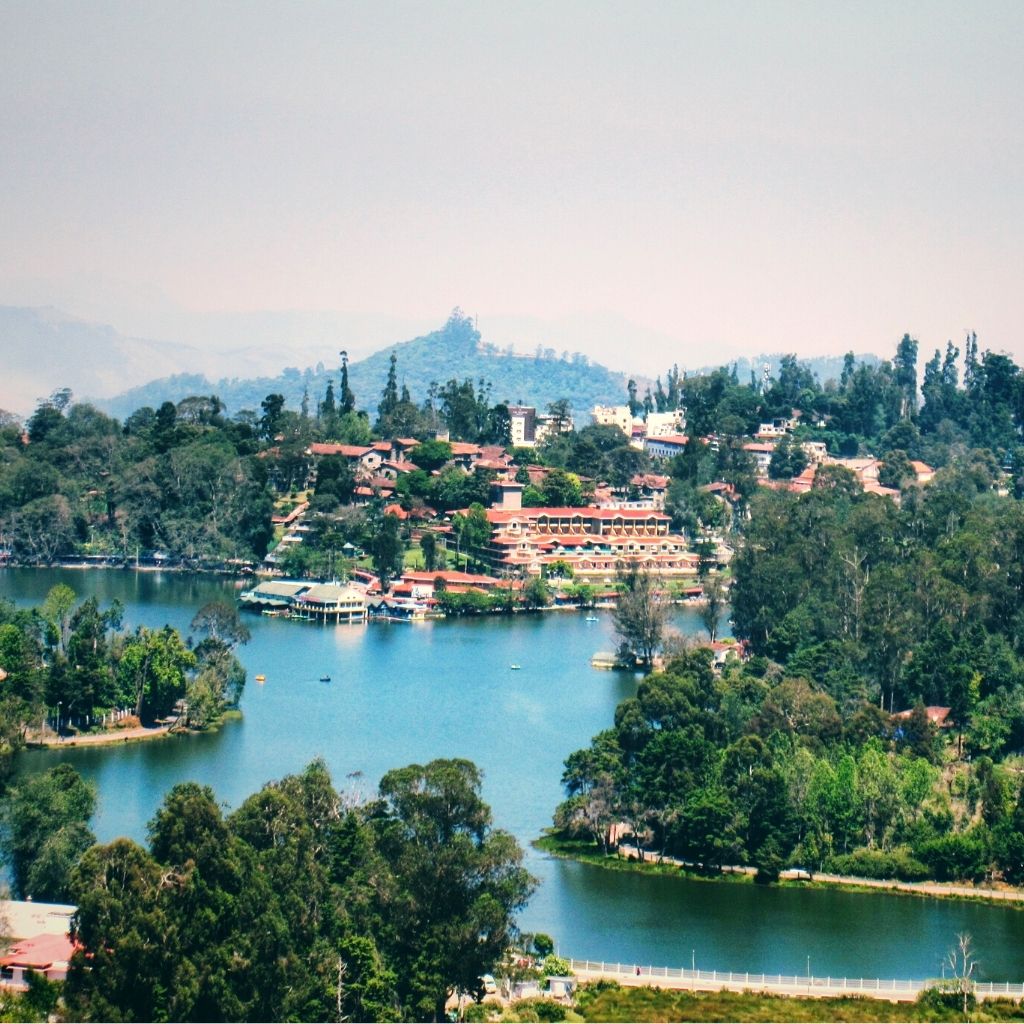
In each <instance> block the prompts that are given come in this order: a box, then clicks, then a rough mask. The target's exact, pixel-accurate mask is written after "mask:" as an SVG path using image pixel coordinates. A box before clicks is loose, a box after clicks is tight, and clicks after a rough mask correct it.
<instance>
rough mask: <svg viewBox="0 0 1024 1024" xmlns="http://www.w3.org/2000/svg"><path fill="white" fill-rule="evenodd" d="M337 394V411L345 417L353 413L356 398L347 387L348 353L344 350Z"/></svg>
mask: <svg viewBox="0 0 1024 1024" xmlns="http://www.w3.org/2000/svg"><path fill="white" fill-rule="evenodd" d="M338 393H339V407H338V411H339V412H340V413H341V415H342V416H347V415H348V414H349V413H350V412H355V408H356V396H355V395H354V394H352V389H351V388H350V387H349V386H348V353H347V352H346V351H344V350H342V352H341V386H340V387H339V389H338Z"/></svg>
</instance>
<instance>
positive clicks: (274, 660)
mask: <svg viewBox="0 0 1024 1024" xmlns="http://www.w3.org/2000/svg"><path fill="white" fill-rule="evenodd" d="M58 582H64V583H67V584H68V585H69V586H71V587H72V588H73V589H74V590H75V592H76V593H77V594H78V595H79V597H80V598H85V597H89V596H92V595H95V596H96V597H97V598H98V599H99V600H100V602H101V603H103V604H105V603H109V602H110V601H112V600H113V599H115V598H116V599H118V600H120V601H121V602H122V603H123V604H124V606H125V626H126V627H128V626H131V627H134V626H136V625H147V626H152V627H156V626H162V625H164V624H165V623H170V624H171V625H172V626H175V627H177V628H179V629H181V630H182V631H183V632H187V629H188V624H189V622H190V620H191V619H192V616H193V615H194V614H195V612H196V611H197V610H198V609H199V608H200V607H201V606H202V605H203V604H205V603H206V602H208V601H210V600H214V599H228V600H234V598H235V596H236V593H237V590H238V586H237V584H236V583H235V582H234V581H228V580H224V579H219V578H213V577H205V576H191V575H179V574H173V573H152V572H138V573H136V572H131V571H119V570H88V571H85V570H81V571H79V570H57V569H55V570H32V569H4V570H0V596H3V597H7V598H9V599H11V600H14V601H16V602H17V603H19V604H23V605H38V604H41V603H42V601H43V598H44V597H45V595H46V592H47V591H48V590H49V588H50V587H51V586H53V585H54V584H55V583H58ZM597 615H598V621H597V622H586V621H585V616H584V614H583V613H579V612H575V611H559V612H547V613H543V614H536V615H517V616H513V617H507V618H504V617H501V618H499V617H495V618H483V619H463V620H453V621H436V622H423V623H371V624H368V625H360V626H326V627H324V626H317V625H315V624H312V623H305V622H292V621H288V620H286V619H280V618H269V617H261V616H256V615H246V616H245V621H246V623H247V624H248V626H249V627H250V629H251V630H252V640H251V642H250V643H249V644H248V645H247V646H246V647H243V648H242V649H241V650H240V652H239V654H240V657H241V659H242V661H243V662H244V664H245V666H246V668H247V669H248V673H249V682H248V683H247V685H246V690H245V694H244V696H243V698H242V711H243V716H242V719H241V720H240V721H233V722H229V723H227V724H226V725H225V726H224V727H223V728H222V729H221V730H220V731H218V732H216V733H214V734H211V735H208V736H189V737H182V738H179V739H176V740H167V741H158V742H152V743H137V744H130V745H124V746H120V747H117V746H115V747H103V748H93V749H85V748H83V749H80V750H74V749H66V750H60V751H57V750H54V751H42V752H38V751H32V752H26V753H25V754H23V755H21V757H20V759H19V763H18V770H19V772H22V773H25V772H36V771H43V770H45V769H46V768H48V767H50V766H51V765H53V764H55V763H57V762H58V761H62V760H66V761H68V762H70V763H71V764H73V765H74V766H75V767H76V768H77V769H78V770H79V771H80V772H81V773H82V774H83V775H85V776H87V777H88V778H91V779H93V780H94V781H95V782H96V784H97V786H98V789H99V808H98V812H97V815H96V817H95V819H94V821H93V829H94V831H95V832H96V834H97V835H98V836H99V838H100V839H101V840H102V841H108V840H110V839H112V838H114V837H115V836H119V835H127V836H130V837H132V838H134V839H136V840H139V841H144V840H145V833H146V823H147V822H148V821H149V820H150V818H151V817H152V816H153V813H154V812H155V810H156V808H157V807H158V806H159V804H160V801H161V800H162V798H163V796H164V794H165V793H166V792H167V790H168V789H169V788H170V787H171V786H173V785H174V784H175V783H177V782H181V781H184V780H186V779H191V780H195V781H197V782H200V783H204V784H206V785H209V786H211V787H212V788H213V789H214V791H215V792H216V793H217V796H218V798H219V799H220V800H221V801H223V803H224V804H225V805H226V806H227V807H229V808H230V807H235V806H237V805H238V804H239V803H240V802H241V801H242V800H243V799H244V798H245V797H246V796H247V795H248V794H250V793H252V792H254V791H255V790H257V789H259V787H260V786H261V785H263V783H265V782H267V781H269V780H271V779H276V778H280V777H281V776H282V775H285V774H288V773H290V772H296V771H299V770H300V769H301V768H302V767H303V766H304V765H306V764H307V763H308V762H309V761H310V760H311V759H312V758H314V757H322V758H324V760H325V761H326V762H327V764H328V766H329V767H330V769H331V771H332V773H333V775H334V780H335V784H336V785H337V786H338V787H339V788H354V789H356V790H357V791H360V792H362V793H364V794H367V795H369V794H372V793H373V791H374V788H375V785H376V782H377V780H378V779H379V778H380V776H381V775H383V774H384V772H386V771H387V770H389V769H390V768H395V767H400V766H402V765H405V764H409V763H412V762H420V763H423V762H426V761H429V760H431V759H433V758H437V757H465V758H469V759H470V760H472V761H475V762H476V763H477V764H478V765H479V766H480V767H481V769H482V770H483V772H484V796H485V798H486V799H487V800H488V801H489V802H490V804H491V806H492V808H493V811H494V819H495V823H496V825H498V826H500V827H501V828H505V829H508V830H509V831H511V832H512V833H513V834H514V835H515V836H516V837H517V838H518V839H519V841H520V843H521V844H523V846H524V847H525V848H526V849H527V862H528V866H529V868H530V870H531V871H532V872H533V873H534V874H535V875H536V876H537V877H538V878H539V880H540V886H539V888H538V890H537V893H536V894H535V895H534V897H533V899H532V900H531V902H530V905H529V906H528V908H527V909H526V911H525V912H524V913H523V914H522V915H521V917H520V923H521V926H522V927H523V928H524V929H526V930H529V931H543V932H548V933H549V934H551V935H552V936H553V937H554V938H555V939H556V941H557V943H558V947H559V951H560V952H561V953H562V954H563V955H571V956H575V957H581V958H584V957H589V958H591V959H605V960H620V961H623V962H629V963H634V962H640V963H644V964H655V965H668V966H683V967H689V966H690V965H691V963H692V962H693V961H696V964H697V966H698V967H699V968H702V969H707V970H710V969H712V968H715V969H719V970H730V969H731V970H738V971H751V972H761V971H764V972H771V973H775V972H783V973H797V974H802V973H804V971H805V970H806V965H807V958H808V957H810V967H811V971H812V972H813V973H814V974H817V975H826V974H831V975H836V976H844V975H846V976H862V977H878V976H884V977H915V978H922V977H930V976H935V975H938V974H939V973H940V965H941V962H942V958H943V955H944V954H945V952H946V951H947V950H948V949H949V948H950V947H951V946H952V944H953V942H954V941H955V937H956V935H957V933H958V932H963V931H968V932H970V933H971V934H972V935H973V937H974V940H975V946H976V948H977V950H978V956H979V960H980V970H981V974H982V977H984V978H985V979H988V980H999V981H1003V980H1011V981H1018V980H1021V979H1024V944H1022V942H1021V940H1022V938H1024V911H1021V910H1014V909H1012V908H1010V907H1002V906H986V905H982V904H975V903H968V902H961V901H952V900H947V901H943V900H937V899H931V898H919V897H909V896H896V895H889V894H876V893H872V894H859V893H846V892H838V891H832V890H827V889H792V888H781V889H780V888H762V887H760V886H752V885H742V884H730V883H715V882H702V881H689V880H683V879H676V878H670V877H652V876H641V875H636V874H628V873H620V872H613V871H607V870H602V869H601V868H597V867H592V866H588V865H582V864H576V863H572V862H567V861H559V860H556V859H553V858H549V857H547V856H546V855H543V854H541V853H539V852H538V851H536V850H533V849H532V848H530V847H529V843H530V841H531V840H533V839H535V838H536V837H537V836H538V835H539V834H540V833H541V830H542V829H544V828H545V827H547V826H548V825H549V824H550V822H551V813H552V811H553V810H554V808H555V805H556V804H557V803H558V802H559V801H560V800H561V799H562V797H563V793H562V790H561V785H560V778H561V774H562V762H563V761H564V759H565V758H566V756H567V755H568V754H570V753H571V752H572V751H573V750H576V749H577V748H579V747H582V746H585V745H586V744H587V743H588V742H589V740H590V738H591V736H593V735H594V734H595V733H596V732H598V731H600V730H601V729H605V728H607V727H609V726H610V724H611V722H612V718H613V714H614V710H615V706H616V704H617V703H618V702H619V701H620V700H622V699H623V698H624V697H627V696H629V695H631V694H632V693H634V692H635V689H636V683H637V678H638V677H636V676H634V675H633V674H632V673H624V672H607V671H599V670H596V669H593V668H591V667H590V658H591V656H592V655H593V654H594V652H596V651H598V650H612V649H614V647H615V641H614V639H613V635H612V625H611V616H610V613H609V612H607V611H599V612H598V613H597ZM676 626H677V628H679V629H680V630H682V631H684V632H690V633H694V634H699V633H700V632H701V627H700V623H699V620H698V619H697V617H696V614H695V613H694V612H693V611H692V610H690V609H685V608H683V609H680V610H679V612H678V614H677V615H676ZM513 664H518V665H520V666H521V669H520V670H518V671H514V670H512V669H511V668H510V665H513ZM257 674H262V675H265V676H266V682H265V683H262V684H259V683H256V682H254V681H253V677H254V676H255V675H257ZM323 675H330V676H331V682H330V683H323V682H320V677H321V676H323Z"/></svg>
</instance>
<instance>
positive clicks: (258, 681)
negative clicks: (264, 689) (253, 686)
mask: <svg viewBox="0 0 1024 1024" xmlns="http://www.w3.org/2000/svg"><path fill="white" fill-rule="evenodd" d="M266 681H267V677H266V676H257V677H256V682H257V683H265V682H266Z"/></svg>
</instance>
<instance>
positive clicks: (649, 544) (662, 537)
mask: <svg viewBox="0 0 1024 1024" xmlns="http://www.w3.org/2000/svg"><path fill="white" fill-rule="evenodd" d="M487 519H488V521H489V522H490V524H491V537H490V543H489V546H488V550H487V556H488V560H489V561H490V563H491V565H492V567H493V568H494V569H495V570H496V571H501V572H506V573H508V572H519V571H525V572H527V573H529V574H531V575H536V574H539V573H540V572H541V571H542V569H543V567H544V566H545V565H552V564H553V563H555V562H565V563H567V564H568V565H570V566H571V567H572V569H573V571H574V572H575V574H576V575H577V576H578V577H583V578H587V577H592V578H597V577H600V578H602V579H605V578H610V577H612V576H614V575H615V573H616V571H617V570H618V569H620V568H624V567H626V566H628V565H631V564H632V565H637V566H639V567H640V568H643V569H647V570H649V571H650V572H652V573H653V574H655V575H658V576H663V577H669V578H674V577H684V576H686V577H689V576H693V575H694V574H695V573H696V564H697V556H696V555H694V554H692V553H691V552H689V551H688V550H687V542H686V538H685V537H683V536H682V535H681V534H675V533H671V532H670V530H669V527H670V524H671V521H672V520H671V518H670V517H669V516H667V515H665V514H664V513H663V512H657V511H655V510H652V509H612V508H595V507H593V506H586V507H583V508H492V509H489V510H488V511H487Z"/></svg>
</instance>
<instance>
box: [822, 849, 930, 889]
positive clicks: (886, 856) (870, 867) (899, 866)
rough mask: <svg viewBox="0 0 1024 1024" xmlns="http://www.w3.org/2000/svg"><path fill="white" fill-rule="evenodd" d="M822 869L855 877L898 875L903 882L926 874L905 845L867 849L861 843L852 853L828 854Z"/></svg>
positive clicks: (926, 876)
mask: <svg viewBox="0 0 1024 1024" xmlns="http://www.w3.org/2000/svg"><path fill="white" fill-rule="evenodd" d="M825 870H826V871H829V872H831V873H833V874H836V875H855V876H857V877H859V878H881V879H886V878H898V879H900V880H901V881H904V882H921V881H924V880H925V879H927V878H929V877H930V872H929V870H928V868H927V867H926V866H925V865H924V864H923V863H922V862H921V861H920V860H918V859H917V858H916V857H914V855H913V854H912V853H911V851H910V850H909V849H908V848H907V847H905V846H897V847H895V848H894V849H892V850H869V849H867V848H866V847H863V848H861V849H859V850H854V851H853V853H845V854H838V855H837V856H834V857H829V859H828V860H827V861H826V862H825Z"/></svg>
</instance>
